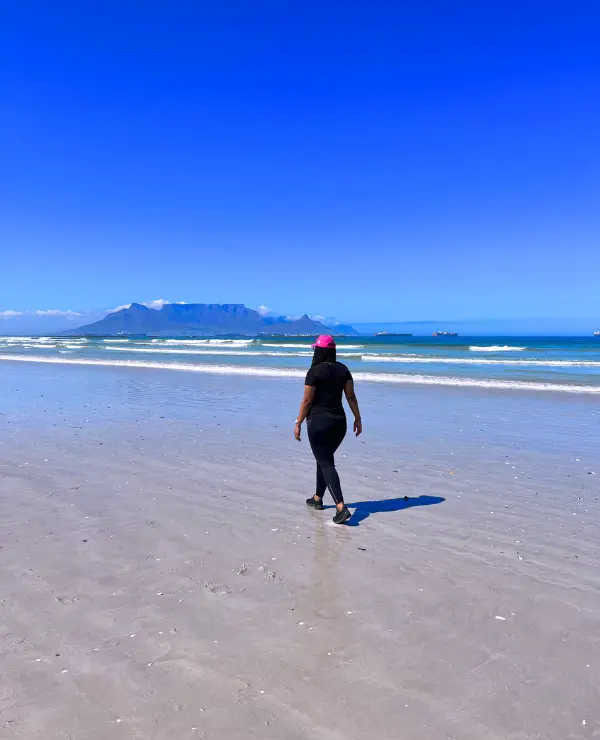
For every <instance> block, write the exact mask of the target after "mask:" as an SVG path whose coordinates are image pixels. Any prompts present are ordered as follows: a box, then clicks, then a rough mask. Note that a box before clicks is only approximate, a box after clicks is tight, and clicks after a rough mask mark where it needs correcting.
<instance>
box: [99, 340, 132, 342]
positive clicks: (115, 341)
mask: <svg viewBox="0 0 600 740" xmlns="http://www.w3.org/2000/svg"><path fill="white" fill-rule="evenodd" d="M102 341H103V342H129V341H131V340H129V339H103V340H102Z"/></svg>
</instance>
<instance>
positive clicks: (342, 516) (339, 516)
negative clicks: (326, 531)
mask: <svg viewBox="0 0 600 740" xmlns="http://www.w3.org/2000/svg"><path fill="white" fill-rule="evenodd" d="M351 516H352V514H351V513H350V511H349V510H348V508H347V507H346V506H344V508H343V509H342V510H341V511H338V512H337V513H336V515H335V516H334V517H333V523H334V524H345V523H346V522H347V521H348V519H350V517H351Z"/></svg>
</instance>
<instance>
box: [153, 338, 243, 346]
mask: <svg viewBox="0 0 600 740" xmlns="http://www.w3.org/2000/svg"><path fill="white" fill-rule="evenodd" d="M253 342H254V339H152V340H151V343H152V344H183V345H186V344H187V345H190V346H192V347H194V346H198V345H203V344H210V345H215V346H216V347H219V346H232V347H247V346H248V345H249V344H252V343H253Z"/></svg>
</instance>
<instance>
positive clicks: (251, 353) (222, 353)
mask: <svg viewBox="0 0 600 740" xmlns="http://www.w3.org/2000/svg"><path fill="white" fill-rule="evenodd" d="M104 350H105V351H107V352H147V353H150V354H153V355H204V356H207V357H210V356H213V357H312V353H311V352H269V351H261V350H252V349H246V350H244V349H239V350H236V349H226V348H225V349H219V348H218V347H213V348H212V349H176V348H172V347H104Z"/></svg>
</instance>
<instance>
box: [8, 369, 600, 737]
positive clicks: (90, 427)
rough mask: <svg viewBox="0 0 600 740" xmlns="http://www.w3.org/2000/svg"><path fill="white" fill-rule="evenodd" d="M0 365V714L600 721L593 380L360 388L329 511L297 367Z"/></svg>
mask: <svg viewBox="0 0 600 740" xmlns="http://www.w3.org/2000/svg"><path fill="white" fill-rule="evenodd" d="M0 373H1V375H0V389H1V390H0V402H1V407H0V412H1V413H2V415H1V416H0V429H1V430H2V435H1V437H0V565H1V573H2V575H1V580H0V586H1V591H0V659H1V666H2V668H1V676H0V737H2V738H4V737H6V738H11V739H12V738H19V739H21V738H23V739H25V738H26V739H27V740H49V739H50V738H60V739H61V740H63V739H66V738H69V739H73V740H80V739H85V740H105V739H106V738H107V737H108V738H111V740H112V739H113V738H115V739H116V740H119V738H127V739H129V738H135V739H136V740H137V739H141V738H143V739H146V738H147V739H149V740H159V739H160V740H164V739H165V738H178V740H179V739H181V740H187V739H188V738H190V739H192V738H202V737H204V738H235V739H236V740H237V739H240V740H242V739H245V738H264V739H265V740H270V739H271V738H272V739H273V740H282V739H284V740H287V739H288V738H289V739H290V740H292V739H293V740H298V739H302V740H304V739H306V740H309V739H310V740H342V739H343V740H350V739H352V740H363V739H364V740H367V738H369V740H383V739H386V740H387V739H390V740H392V739H393V740H397V739H401V740H404V739H406V740H440V739H441V738H452V739H456V740H483V739H487V738H489V739H493V740H525V739H526V738H527V739H529V738H543V739H544V740H545V739H549V740H563V739H564V738H573V739H579V738H596V737H600V690H599V686H600V670H599V666H600V655H599V652H598V651H599V642H600V570H599V568H598V562H599V557H598V556H599V549H600V548H599V546H598V531H599V529H598V525H599V524H600V461H599V454H598V449H599V442H600V428H599V422H600V404H599V403H597V402H596V401H595V400H593V399H590V398H585V399H584V398H579V397H572V396H569V397H565V396H559V395H553V394H537V395H536V394H528V393H524V392H520V393H516V392H503V391H493V392H491V391H490V392H474V391H472V390H460V389H438V388H415V387H410V388H404V387H402V386H398V387H394V388H388V387H386V388H380V387H374V386H369V387H367V386H365V387H363V388H359V389H358V390H359V393H360V400H361V402H362V406H363V413H364V417H365V435H364V437H363V438H361V439H360V440H355V439H350V438H349V439H347V440H346V442H345V443H344V446H343V448H342V450H341V454H340V455H339V457H338V459H339V467H340V473H341V476H342V482H343V484H344V489H345V493H346V498H347V501H348V503H349V505H350V508H351V509H352V510H353V512H354V515H353V519H352V521H351V524H352V526H348V527H335V526H334V525H333V524H332V523H331V517H332V515H333V509H328V510H326V511H325V512H314V511H308V510H306V507H305V505H304V499H305V498H306V496H308V495H310V493H311V492H312V487H313V478H314V471H313V462H312V459H311V457H310V451H309V448H308V444H307V443H306V442H304V443H303V444H302V445H298V444H297V443H296V442H295V441H294V440H293V439H292V438H291V432H292V426H293V420H294V418H295V414H296V411H297V406H298V402H299V394H300V392H301V388H299V387H297V384H296V383H295V382H294V381H291V380H267V379H261V378H228V377H211V376H203V377H193V378H190V377H189V376H185V377H182V374H178V373H176V372H169V371H163V372H160V371H139V370H125V369H118V370H112V369H107V368H98V369H89V368H78V367H68V368H64V369H63V368H60V369H57V368H54V367H48V366H44V367H38V366H35V365H33V366H27V367H26V368H25V367H23V366H22V365H21V366H17V364H16V363H15V364H14V365H11V364H7V365H6V366H3V367H2V368H0ZM540 396H543V397H540ZM404 496H408V497H409V501H408V502H407V501H405V500H404Z"/></svg>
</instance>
